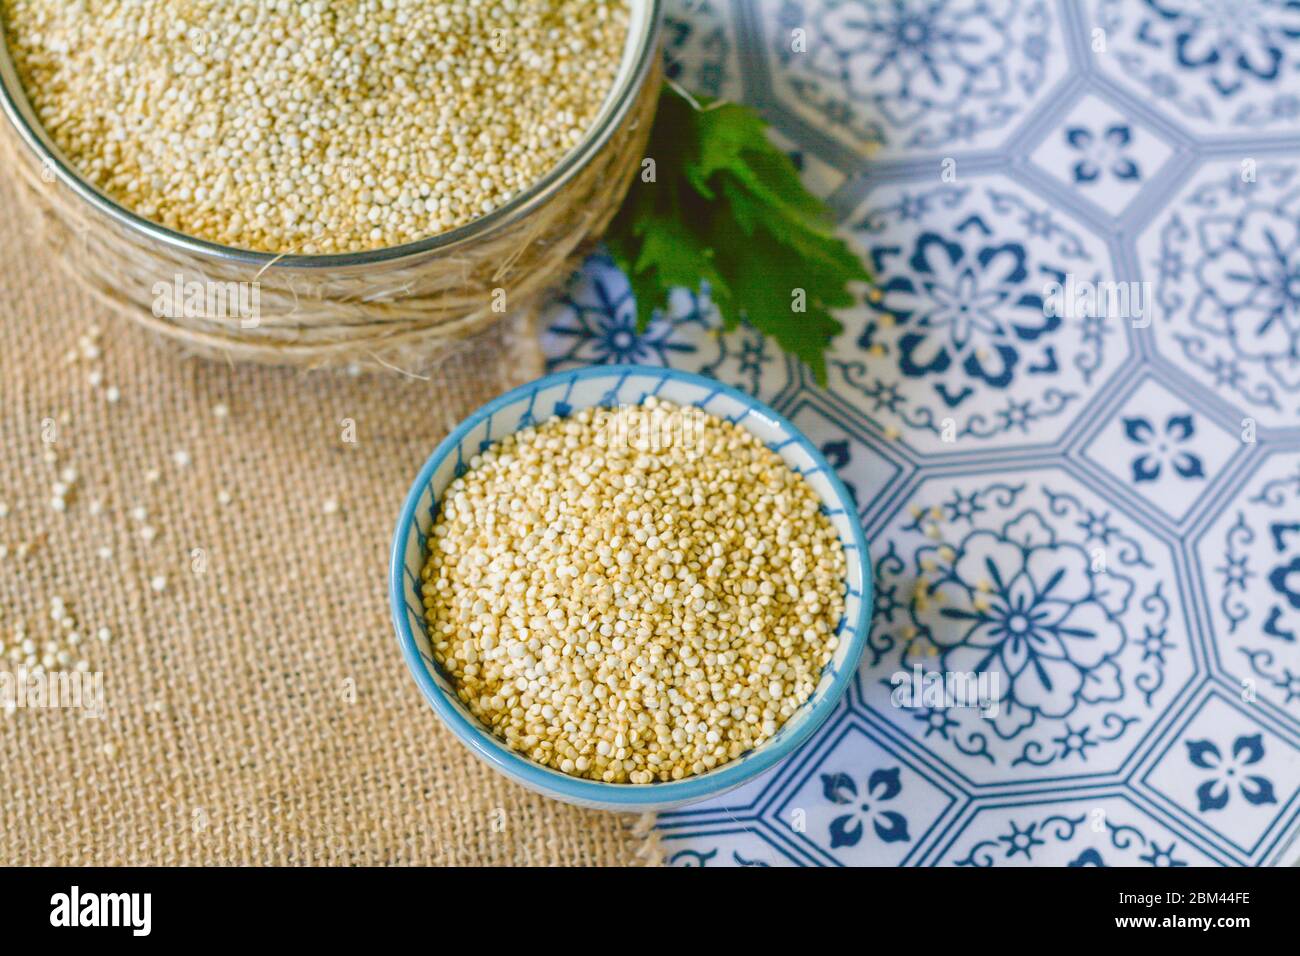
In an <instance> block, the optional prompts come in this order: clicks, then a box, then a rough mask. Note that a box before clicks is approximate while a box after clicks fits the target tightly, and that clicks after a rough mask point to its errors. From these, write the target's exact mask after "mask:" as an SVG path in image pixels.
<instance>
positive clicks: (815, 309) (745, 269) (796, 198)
mask: <svg viewBox="0 0 1300 956" xmlns="http://www.w3.org/2000/svg"><path fill="white" fill-rule="evenodd" d="M703 103H704V105H705V108H704V109H698V110H697V109H696V108H695V107H694V106H693V105H692V104H690V103H689V102H687V101H686V99H685V98H684V97H682V96H681V95H679V94H678V93H676V92H674V91H673V90H672V89H671V88H669V87H665V88H664V91H663V93H662V94H661V95H660V100H659V113H658V115H657V117H656V119H655V125H654V129H653V130H652V131H651V134H650V146H649V149H648V154H647V155H648V156H649V157H651V158H652V159H653V160H654V165H653V171H654V174H653V176H650V175H648V174H645V175H643V176H639V177H638V178H637V180H636V181H635V182H634V183H633V185H632V187H631V190H630V191H629V193H628V197H627V199H626V200H625V201H624V203H623V207H622V208H621V209H620V210H619V212H618V215H617V216H616V217H615V219H614V222H613V223H612V225H611V226H610V230H609V233H608V235H607V236H606V239H605V241H606V245H607V246H608V248H609V250H610V252H611V254H612V255H613V257H614V261H615V262H616V263H617V264H618V265H619V267H620V268H622V269H623V271H624V272H626V273H627V275H628V278H629V280H630V281H631V285H632V293H633V295H634V296H635V297H636V305H637V325H638V326H639V327H640V328H641V329H644V328H645V327H646V326H647V325H648V324H649V323H650V319H651V317H652V316H653V314H654V311H655V309H663V308H666V307H667V305H668V296H669V293H670V292H671V291H672V290H673V289H674V288H676V287H677V286H685V287H686V288H689V289H694V290H698V289H699V288H700V287H701V286H702V285H703V284H707V285H708V287H709V295H710V297H711V298H712V300H713V302H714V304H715V305H717V307H718V311H719V312H720V313H721V315H722V320H723V327H724V328H727V329H731V328H734V327H735V326H736V324H737V323H739V322H741V321H742V320H745V321H748V322H749V323H750V324H751V325H752V326H753V327H754V328H756V329H758V330H759V331H760V332H763V333H764V334H766V335H770V336H771V337H772V338H773V339H775V340H776V342H777V344H778V345H780V346H781V347H782V348H783V349H785V350H786V351H787V352H790V353H791V354H792V355H795V356H796V357H798V358H799V359H801V360H802V361H803V362H805V363H806V364H807V365H808V367H809V368H811V369H812V371H813V374H814V375H815V376H816V378H817V380H818V381H819V382H822V383H825V381H826V358H825V352H826V347H827V345H828V344H829V343H830V340H831V339H832V338H834V336H835V335H836V334H837V333H839V331H840V330H841V329H842V328H843V326H841V325H840V323H839V322H838V321H837V320H836V319H835V317H834V316H833V315H831V313H830V310H831V309H836V308H844V307H845V306H850V305H852V304H853V303H854V301H855V298H854V295H853V293H852V291H850V289H849V288H848V285H849V283H851V282H868V281H870V278H871V277H870V275H869V274H868V273H867V271H866V269H865V267H864V266H863V264H862V262H861V260H859V259H858V257H857V256H856V255H855V254H854V253H853V251H852V250H851V249H850V248H849V247H848V246H847V245H845V243H844V242H843V241H842V240H840V239H839V238H838V237H837V236H836V235H835V231H834V224H833V222H832V221H831V218H830V215H829V211H828V210H827V208H826V206H825V204H824V203H823V202H822V201H821V200H820V199H819V198H817V197H816V196H814V195H812V194H811V193H809V192H808V191H807V190H806V189H805V188H804V186H803V183H802V182H801V181H800V180H799V173H798V171H797V170H796V169H795V167H794V164H793V163H792V162H791V161H790V158H789V157H788V156H786V154H785V153H783V152H782V151H781V150H780V149H778V148H777V147H776V146H774V145H772V143H771V141H770V140H768V138H767V124H766V123H764V121H763V120H762V119H761V118H760V117H759V115H758V114H757V113H755V112H754V111H753V110H751V109H749V108H748V107H745V106H739V105H736V104H724V105H720V106H710V105H709V101H707V100H705V101H703ZM799 309H802V311H799Z"/></svg>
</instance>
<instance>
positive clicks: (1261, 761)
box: [1142, 693, 1300, 862]
mask: <svg viewBox="0 0 1300 956" xmlns="http://www.w3.org/2000/svg"><path fill="white" fill-rule="evenodd" d="M1142 781H1143V783H1144V784H1146V785H1147V786H1148V787H1150V788H1151V790H1152V791H1154V792H1155V793H1156V794H1157V795H1159V796H1161V797H1163V798H1164V799H1165V800H1166V801H1168V803H1170V804H1172V805H1173V807H1174V808H1175V809H1176V810H1177V811H1179V812H1180V814H1181V816H1182V817H1183V818H1184V819H1186V820H1188V821H1189V822H1190V823H1191V825H1192V826H1193V827H1194V828H1196V829H1199V830H1204V831H1208V832H1209V833H1210V834H1212V835H1213V836H1214V837H1216V838H1218V839H1219V840H1221V841H1222V842H1224V843H1226V844H1227V845H1228V846H1229V847H1230V848H1231V849H1232V850H1234V851H1236V852H1237V853H1238V854H1239V855H1240V856H1241V857H1243V858H1244V859H1243V860H1242V862H1257V861H1258V859H1259V858H1260V857H1261V856H1263V855H1264V854H1266V853H1267V852H1268V850H1269V849H1270V848H1271V844H1273V843H1276V842H1277V841H1278V839H1279V837H1281V835H1282V833H1283V831H1285V830H1286V829H1288V828H1289V827H1290V826H1292V825H1294V822H1295V820H1296V816H1297V814H1300V746H1297V745H1296V744H1295V743H1294V742H1293V741H1290V740H1285V739H1283V738H1282V737H1280V736H1279V735H1278V734H1276V733H1274V732H1272V731H1270V730H1269V729H1268V728H1267V727H1265V726H1263V725H1262V724H1260V723H1258V722H1257V721H1256V720H1255V719H1254V718H1253V717H1252V715H1251V714H1250V712H1249V709H1248V708H1247V707H1244V706H1235V705H1233V704H1230V703H1229V702H1228V700H1227V699H1226V698H1225V697H1223V696H1221V695H1220V694H1218V693H1215V694H1210V695H1207V696H1206V697H1205V698H1204V700H1203V701H1202V702H1201V704H1200V706H1199V707H1197V708H1196V709H1195V710H1194V711H1193V712H1192V714H1191V716H1190V718H1189V719H1188V720H1187V721H1186V723H1185V724H1183V726H1182V727H1180V728H1179V730H1178V733H1177V735H1176V736H1175V737H1174V739H1172V740H1171V741H1170V742H1169V744H1168V745H1167V746H1166V747H1165V748H1164V750H1163V751H1162V752H1161V753H1160V755H1159V758H1158V759H1157V761H1156V762H1155V764H1154V765H1153V766H1152V767H1151V768H1150V769H1149V770H1148V771H1147V772H1146V773H1145V775H1144V776H1143V778H1142Z"/></svg>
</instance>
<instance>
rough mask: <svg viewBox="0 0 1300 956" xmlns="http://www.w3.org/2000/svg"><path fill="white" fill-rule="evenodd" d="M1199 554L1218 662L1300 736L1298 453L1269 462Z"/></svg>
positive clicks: (1210, 531) (1203, 539)
mask: <svg viewBox="0 0 1300 956" xmlns="http://www.w3.org/2000/svg"><path fill="white" fill-rule="evenodd" d="M1196 557H1197V559H1198V560H1199V562H1200V569H1199V570H1200V579H1201V581H1202V582H1203V586H1204V589H1205V598H1206V610H1207V613H1208V615H1209V620H1210V628H1209V629H1210V635H1211V639H1212V641H1213V647H1214V651H1215V656H1216V659H1217V663H1218V666H1219V667H1220V668H1221V669H1222V671H1223V672H1224V673H1225V674H1227V675H1228V676H1229V677H1230V678H1232V680H1233V681H1234V682H1235V683H1236V684H1237V686H1238V687H1239V688H1240V689H1241V691H1242V693H1244V694H1247V695H1248V696H1249V697H1251V698H1252V699H1255V700H1258V701H1260V702H1262V704H1264V705H1270V706H1271V708H1275V710H1274V711H1273V712H1274V713H1276V714H1278V715H1279V716H1280V717H1281V719H1282V720H1284V721H1286V722H1288V723H1289V724H1290V726H1291V728H1292V729H1293V730H1294V731H1295V732H1297V733H1300V452H1293V453H1289V454H1277V455H1272V456H1270V457H1268V458H1267V459H1265V461H1264V463H1263V465H1261V466H1260V468H1259V469H1258V470H1257V471H1256V472H1255V473H1254V474H1252V475H1251V476H1250V478H1249V479H1248V480H1247V481H1246V482H1245V483H1244V484H1243V485H1242V486H1241V487H1240V488H1238V489H1237V490H1236V493H1235V494H1234V495H1233V496H1232V497H1231V498H1230V499H1229V500H1227V501H1226V502H1225V503H1224V507H1223V510H1222V512H1221V513H1220V514H1219V516H1218V517H1217V518H1216V519H1215V521H1214V522H1213V523H1212V524H1211V525H1210V526H1209V527H1208V528H1206V529H1205V531H1204V532H1203V533H1202V534H1201V535H1200V537H1199V539H1198V540H1197V542H1196Z"/></svg>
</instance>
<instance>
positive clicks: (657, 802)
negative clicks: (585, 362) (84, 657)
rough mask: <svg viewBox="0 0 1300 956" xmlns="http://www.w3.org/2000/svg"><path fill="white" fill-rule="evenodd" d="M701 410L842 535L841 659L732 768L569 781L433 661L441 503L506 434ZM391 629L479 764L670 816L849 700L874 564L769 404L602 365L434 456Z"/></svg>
mask: <svg viewBox="0 0 1300 956" xmlns="http://www.w3.org/2000/svg"><path fill="white" fill-rule="evenodd" d="M650 395H656V396H658V397H660V398H663V399H666V400H668V401H671V402H676V403H677V404H680V405H696V406H699V407H700V408H703V409H705V410H706V411H708V412H710V413H712V414H714V415H717V416H718V417H719V418H726V419H729V420H731V421H733V422H735V423H736V424H738V425H739V426H741V427H742V428H745V429H748V430H749V431H751V432H753V433H754V434H755V435H757V436H758V437H759V438H761V439H762V440H763V441H764V442H766V443H767V445H768V447H770V448H772V449H773V450H774V451H776V452H777V453H778V454H779V455H780V456H781V457H782V458H783V459H785V461H786V463H787V464H789V465H790V467H792V468H794V469H795V470H797V471H799V472H800V473H802V474H803V475H804V477H805V478H806V479H807V481H808V483H809V484H810V485H811V486H812V488H813V490H814V491H815V492H816V493H817V495H818V496H819V497H820V498H821V500H822V504H823V507H824V510H825V512H826V514H827V516H828V517H829V518H830V520H831V523H832V524H833V525H834V527H835V530H836V531H837V532H838V533H839V537H840V541H841V542H842V543H843V545H844V552H845V557H846V559H847V565H848V570H847V576H848V580H847V585H848V588H847V593H846V595H845V605H844V617H843V619H842V620H841V621H840V623H839V628H838V631H837V633H838V634H839V637H840V642H839V646H838V647H837V648H836V650H835V656H834V657H833V658H832V659H831V661H830V663H829V664H827V665H826V668H825V670H824V671H823V672H822V676H821V682H820V683H819V684H818V685H817V689H816V691H814V692H813V695H812V697H811V698H809V700H808V701H807V702H806V703H805V704H804V705H803V707H801V708H800V709H799V710H798V711H796V712H795V714H794V716H793V717H791V718H790V719H789V720H788V721H786V723H785V724H784V726H782V727H781V729H780V730H779V731H777V733H776V734H775V735H774V736H772V737H771V738H769V739H768V740H766V741H764V742H763V743H762V744H761V745H760V746H758V747H756V748H754V749H753V750H751V751H749V752H748V753H746V754H743V755H742V756H740V757H739V758H737V759H736V760H733V761H731V762H729V763H726V764H723V765H722V766H720V767H718V768H716V769H714V770H711V771H709V772H708V773H704V774H699V775H698V776H692V777H687V778H686V779H684V780H674V781H671V782H669V783H647V784H630V783H602V782H600V781H597V780H587V779H584V778H580V777H572V776H569V775H568V774H564V773H560V772H559V771H558V770H551V769H550V768H548V767H543V766H542V765H541V764H538V763H535V762H534V761H532V760H529V759H528V758H527V757H525V756H523V755H522V754H519V753H516V752H515V751H513V750H511V749H510V748H509V747H507V746H506V745H505V743H504V742H503V741H502V740H500V739H499V738H497V737H495V736H493V734H492V733H491V732H490V731H489V730H488V729H487V728H486V727H484V726H483V725H482V724H481V723H479V721H478V720H477V719H476V718H475V717H474V716H473V715H471V714H470V712H469V711H468V710H467V709H466V708H465V706H464V705H463V704H462V703H461V701H460V699H459V698H458V697H457V696H456V692H455V690H454V689H453V686H452V684H451V682H450V681H449V680H448V678H447V676H446V675H445V674H443V673H442V670H441V668H440V667H439V666H438V664H437V663H435V661H434V659H433V649H432V647H431V646H430V644H429V636H428V633H427V631H426V630H425V623H424V614H423V605H422V604H421V601H420V570H421V568H422V567H423V566H424V560H425V542H426V539H427V535H428V534H429V531H430V529H431V528H432V527H433V522H434V518H435V517H436V515H437V513H438V505H439V502H440V501H441V495H442V493H443V491H444V490H445V489H446V488H447V486H448V485H449V484H451V482H452V481H453V480H454V479H455V478H456V477H457V476H458V475H459V474H461V473H462V472H463V471H464V470H465V467H466V462H468V461H469V460H470V459H471V458H472V457H473V456H474V455H476V454H478V453H479V452H480V451H481V450H482V449H484V448H486V447H487V446H488V445H490V444H491V443H492V442H494V441H496V440H497V439H499V438H501V437H502V436H504V435H507V434H509V433H511V432H514V431H518V430H519V429H521V428H527V427H528V426H529V425H532V424H536V423H539V422H543V421H545V420H546V419H548V418H550V417H551V416H552V415H559V416H562V417H563V416H566V415H569V414H571V413H572V412H574V411H577V410H581V409H583V408H590V407H593V406H598V405H599V406H607V407H609V406H618V405H634V404H640V403H641V402H642V401H644V400H645V398H646V397H647V396H650ZM388 591H389V600H390V602H391V604H392V611H393V626H394V627H395V628H396V629H397V640H398V643H399V644H400V645H401V648H402V656H403V657H404V658H405V659H406V666H407V667H408V668H410V671H411V675H412V676H413V677H414V678H415V682H416V683H417V684H418V685H419V687H420V690H421V692H422V693H423V694H424V696H425V698H426V699H427V700H428V701H429V703H430V704H431V705H432V706H433V709H434V710H435V711H436V712H437V714H438V716H439V717H441V718H442V721H443V723H445V724H446V725H447V726H448V727H449V728H451V731H452V732H453V733H454V734H456V736H457V737H459V738H460V739H461V741H462V742H463V743H464V744H465V745H466V746H467V747H469V748H470V750H472V751H473V752H474V753H475V754H477V755H478V756H479V757H480V758H482V759H483V760H485V761H487V763H488V764H490V765H491V766H492V767H494V768H496V769H497V770H499V771H500V772H501V773H504V774H505V775H506V776H507V777H510V778H511V779H512V780H515V781H517V782H519V783H521V784H523V785H524V786H525V787H528V788H529V789H531V790H535V791H537V792H539V793H543V794H546V795H547V796H549V797H554V798H556V799H557V800H564V801H566V802H568V803H575V804H578V805H580V806H585V807H595V808H599V809H606V810H621V811H627V812H642V811H648V810H667V809H670V808H672V807H679V806H682V805H684V804H688V803H694V802H696V801H699V800H706V799H708V798H710V797H715V796H717V795H719V794H721V793H725V792H726V791H728V790H731V789H734V788H735V787H738V786H740V785H741V784H743V783H746V782H747V781H749V780H752V779H753V778H754V777H756V776H758V775H759V774H760V773H762V772H763V771H764V770H767V769H768V768H769V767H772V766H774V765H775V764H776V763H778V762H779V761H780V760H782V759H783V758H785V757H787V756H789V755H790V754H791V753H792V752H793V751H794V750H795V749H796V748H797V747H798V746H799V745H800V744H802V743H803V742H804V741H806V740H807V739H808V738H809V737H810V736H812V734H813V732H814V731H815V730H816V729H817V728H818V727H819V726H820V725H821V724H822V722H823V721H825V720H826V718H827V717H828V716H830V713H831V711H832V710H834V709H835V705H836V704H837V703H838V702H839V700H840V698H841V697H842V696H843V695H844V692H845V690H846V689H847V688H848V686H849V683H850V681H851V680H852V677H853V672H854V670H855V669H856V668H857V665H858V658H859V657H861V655H862V648H863V646H864V645H865V643H866V637H867V627H868V624H869V622H870V619H871V564H870V561H869V560H868V556H867V543H866V540H865V538H864V537H863V534H862V526H861V525H860V524H859V522H858V520H857V514H856V510H855V508H854V505H853V500H852V499H851V498H850V497H849V493H848V491H847V490H846V489H845V487H844V485H843V484H841V483H840V480H839V479H838V478H836V477H835V473H834V472H833V471H832V470H831V468H830V466H829V465H828V464H827V463H826V460H825V459H824V458H823V457H822V456H821V454H820V453H819V452H818V451H817V449H816V448H815V447H814V446H813V444H812V443H811V442H810V441H809V440H808V439H807V438H805V437H804V436H803V435H802V434H801V433H800V432H799V430H798V429H796V428H795V427H794V425H792V424H790V422H788V421H786V420H785V419H784V418H782V417H781V416H780V415H778V414H777V413H776V412H774V411H772V409H770V408H768V407H767V406H766V405H764V404H763V403H762V402H759V401H756V400H755V399H753V398H751V397H750V396H748V395H746V394H744V393H743V392H739V391H737V390H736V389H734V388H729V387H728V386H726V385H722V384H720V383H718V382H716V381H714V380H713V379H710V378H704V377H703V376H700V375H691V374H689V373H687V372H678V371H675V370H673V369H667V368H652V367H648V366H638V365H602V366H597V367H595V368H588V369H582V370H580V371H575V372H561V373H559V374H556V375H548V376H546V377H545V378H541V379H538V380H537V381H535V382H533V383H531V384H529V385H525V386H523V387H521V388H517V389H515V390H514V391H512V392H508V393H507V394H505V395H502V396H501V397H500V398H498V399H496V400H495V401H492V402H489V403H488V404H487V405H484V406H483V407H482V408H480V409H479V410H478V411H476V412H475V413H474V414H473V415H471V416H470V417H469V418H467V419H466V420H465V421H464V422H463V423H462V424H461V425H460V427H458V428H457V429H456V430H455V431H454V432H452V433H451V434H450V435H449V436H448V437H447V439H446V440H445V441H443V443H442V444H440V445H439V446H438V447H437V448H436V449H435V450H434V452H433V454H432V455H430V456H429V460H428V461H426V462H425V463H424V467H423V468H421V469H420V474H419V475H418V476H417V477H416V479H415V484H414V485H412V487H411V492H410V494H409V495H407V498H406V504H405V505H404V506H403V508H402V514H401V517H400V518H399V519H398V522H397V531H396V533H395V534H394V535H393V551H392V557H391V559H390V562H389V571H388Z"/></svg>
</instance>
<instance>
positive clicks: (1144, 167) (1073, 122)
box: [1030, 95, 1173, 216]
mask: <svg viewBox="0 0 1300 956" xmlns="http://www.w3.org/2000/svg"><path fill="white" fill-rule="evenodd" d="M1172 155H1173V149H1172V148H1171V147H1170V146H1169V144H1168V143H1166V142H1165V141H1164V140H1162V139H1160V138H1159V137H1158V136H1156V134H1155V133H1153V132H1152V131H1151V129H1150V128H1149V127H1147V126H1145V125H1143V124H1142V123H1140V122H1138V121H1136V120H1134V119H1131V118H1130V117H1128V116H1125V115H1124V113H1122V112H1120V111H1119V110H1117V109H1116V108H1115V107H1113V106H1111V105H1110V104H1109V103H1107V102H1106V101H1105V100H1103V99H1101V98H1100V97H1098V96H1094V95H1088V96H1084V97H1083V98H1082V99H1080V100H1079V102H1078V103H1077V104H1076V105H1075V106H1074V107H1073V108H1072V109H1071V110H1070V111H1069V112H1068V113H1066V114H1065V115H1063V116H1062V117H1060V119H1059V120H1058V121H1057V122H1056V123H1055V124H1053V126H1052V127H1051V129H1050V132H1049V133H1048V134H1047V136H1046V137H1045V138H1044V139H1043V141H1042V143H1040V144H1039V145H1038V147H1037V148H1036V149H1035V150H1034V152H1033V153H1032V155H1031V156H1030V159H1031V160H1032V161H1033V163H1034V164H1035V165H1037V166H1039V167H1040V168H1041V169H1043V171H1044V172H1046V173H1047V174H1048V175H1049V176H1052V177H1053V178H1055V179H1057V180H1059V181H1060V182H1061V183H1063V184H1064V185H1065V187H1066V188H1067V189H1070V190H1072V191H1073V192H1075V193H1076V194H1077V195H1078V196H1079V197H1080V198H1081V199H1083V200H1085V201H1087V202H1089V203H1093V204H1095V205H1097V206H1098V207H1100V208H1101V209H1102V210H1103V211H1104V212H1106V213H1108V214H1110V215H1112V216H1118V215H1119V214H1120V213H1122V212H1123V211H1124V209H1125V208H1126V207H1127V206H1128V204H1129V203H1130V202H1132V201H1133V198H1134V197H1135V196H1136V195H1137V194H1138V193H1139V192H1141V191H1142V187H1143V186H1145V185H1146V184H1147V183H1148V182H1150V181H1151V180H1152V179H1154V178H1156V177H1157V176H1158V175H1159V172H1160V169H1161V167H1163V166H1164V164H1165V162H1166V161H1167V160H1168V159H1169V157H1170V156H1172Z"/></svg>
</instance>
